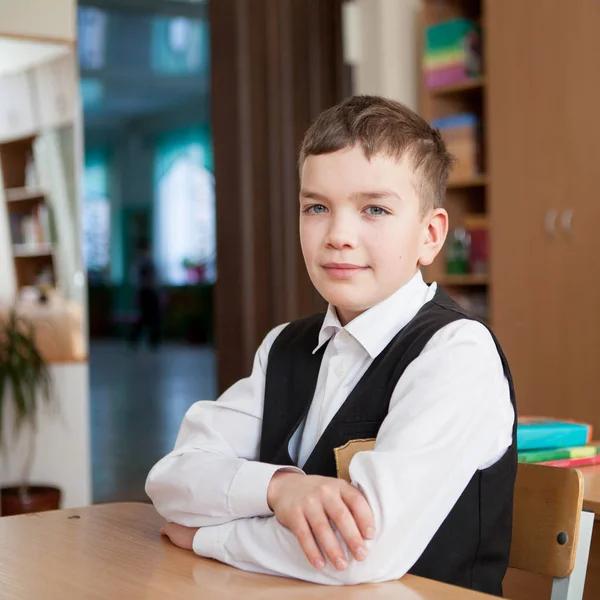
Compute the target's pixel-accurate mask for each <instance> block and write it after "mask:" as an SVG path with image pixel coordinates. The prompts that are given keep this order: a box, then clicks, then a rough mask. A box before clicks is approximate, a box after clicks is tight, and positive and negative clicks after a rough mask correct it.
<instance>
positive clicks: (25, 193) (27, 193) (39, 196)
mask: <svg viewBox="0 0 600 600" xmlns="http://www.w3.org/2000/svg"><path fill="white" fill-rule="evenodd" d="M4 193H5V194H6V201H7V202H24V201H28V200H39V201H42V200H44V198H45V196H46V194H45V192H44V190H42V189H40V188H32V187H19V188H8V189H6V190H4Z"/></svg>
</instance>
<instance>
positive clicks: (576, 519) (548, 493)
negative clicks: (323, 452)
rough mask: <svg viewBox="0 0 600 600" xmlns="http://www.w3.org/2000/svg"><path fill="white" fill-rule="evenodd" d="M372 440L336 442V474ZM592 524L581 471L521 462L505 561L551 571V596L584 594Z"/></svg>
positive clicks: (575, 598) (568, 598)
mask: <svg viewBox="0 0 600 600" xmlns="http://www.w3.org/2000/svg"><path fill="white" fill-rule="evenodd" d="M374 446H375V440H374V439H364V440H353V441H351V442H348V443H347V444H345V445H344V446H341V447H340V448H336V449H335V459H336V466H337V474H338V477H340V478H341V479H345V480H346V481H350V474H349V467H350V461H351V460H352V458H353V456H354V454H356V453H357V452H363V451H369V450H372V449H373V448H374ZM593 527H594V513H592V512H587V511H584V510H583V475H582V474H581V472H580V471H578V470H577V469H565V468H562V467H546V466H543V465H532V464H524V463H520V464H519V466H518V469H517V481H516V484H515V501H514V515H513V533H512V546H511V552H510V560H509V567H512V568H513V569H517V570H519V571H526V572H528V573H538V574H540V575H549V576H550V577H552V579H553V581H552V595H551V597H550V600H582V599H583V588H584V585H585V575H586V571H587V563H588V556H589V552H590V545H591V541H592V529H593Z"/></svg>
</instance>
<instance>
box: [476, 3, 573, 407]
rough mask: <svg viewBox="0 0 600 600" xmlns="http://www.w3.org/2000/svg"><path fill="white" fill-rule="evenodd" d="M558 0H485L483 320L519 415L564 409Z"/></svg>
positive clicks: (562, 134) (561, 75) (564, 135)
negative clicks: (499, 351) (488, 317)
mask: <svg viewBox="0 0 600 600" xmlns="http://www.w3.org/2000/svg"><path fill="white" fill-rule="evenodd" d="M567 10H568V9H567V8H565V6H564V3H563V1H562V0H531V1H527V2H524V1H523V0H502V1H501V2H497V1H496V0H488V1H487V2H486V3H485V16H484V19H485V21H484V27H485V31H486V32H487V36H486V42H485V43H486V47H485V49H486V65H487V66H486V68H487V82H488V85H489V89H488V94H487V96H486V97H487V99H488V100H487V106H486V109H487V126H488V136H487V140H488V148H487V150H488V162H489V170H490V185H489V206H488V210H489V213H490V223H491V282H490V283H491V310H492V325H493V328H494V330H495V331H496V333H497V335H498V337H499V339H500V342H501V344H502V346H503V348H504V350H505V352H506V355H507V358H508V360H509V363H510V366H511V369H512V372H513V376H514V380H515V387H516V394H517V403H518V407H519V413H520V414H532V413H533V414H549V415H564V414H565V413H566V412H568V408H567V407H566V406H565V377H564V373H563V364H564V336H565V323H564V319H563V316H564V310H565V308H564V304H565V298H564V272H565V269H566V267H567V264H566V257H565V252H564V243H563V242H564V240H563V239H562V238H561V235H560V233H559V230H558V227H557V218H558V215H559V214H560V209H561V207H562V204H561V203H562V201H563V199H564V194H565V191H566V189H567V185H568V180H567V177H566V173H565V166H564V160H565V155H566V153H567V149H566V146H565V142H566V141H567V139H568V131H567V124H566V120H565V111H564V106H563V103H564V94H563V93H562V91H561V87H562V85H563V80H564V60H563V56H562V52H563V51H564V43H563V37H564V32H563V31H562V23H561V18H560V14H561V13H564V12H566V11H567Z"/></svg>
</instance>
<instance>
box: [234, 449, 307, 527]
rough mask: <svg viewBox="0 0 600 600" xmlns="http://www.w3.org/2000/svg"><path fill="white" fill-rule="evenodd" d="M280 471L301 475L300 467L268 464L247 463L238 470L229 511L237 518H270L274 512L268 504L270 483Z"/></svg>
mask: <svg viewBox="0 0 600 600" xmlns="http://www.w3.org/2000/svg"><path fill="white" fill-rule="evenodd" d="M278 471H288V472H291V473H300V474H301V475H304V471H302V469H299V468H298V467H292V466H285V467H281V466H277V465H271V464H268V463H262V462H256V461H251V460H248V461H245V462H244V463H242V465H241V466H240V468H239V469H238V471H237V473H236V474H235V477H234V478H233V481H232V483H231V488H230V489H229V494H228V496H229V510H230V511H231V514H232V515H234V516H235V518H246V517H270V516H271V515H273V511H272V510H271V509H270V508H269V505H268V503H267V490H268V488H269V483H270V482H271V479H272V477H273V475H274V474H275V473H277V472H278Z"/></svg>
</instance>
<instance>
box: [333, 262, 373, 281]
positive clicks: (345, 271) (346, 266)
mask: <svg viewBox="0 0 600 600" xmlns="http://www.w3.org/2000/svg"><path fill="white" fill-rule="evenodd" d="M322 267H323V269H325V271H326V272H327V274H328V275H329V276H330V277H331V278H333V279H350V278H351V277H354V276H355V275H357V274H358V273H361V272H362V271H366V270H367V269H368V267H364V266H362V265H355V264H352V263H334V262H329V263H325V264H324V265H322Z"/></svg>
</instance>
